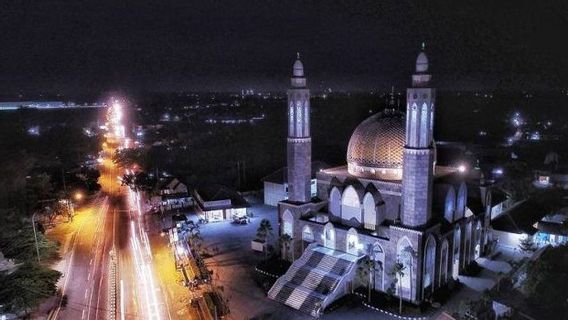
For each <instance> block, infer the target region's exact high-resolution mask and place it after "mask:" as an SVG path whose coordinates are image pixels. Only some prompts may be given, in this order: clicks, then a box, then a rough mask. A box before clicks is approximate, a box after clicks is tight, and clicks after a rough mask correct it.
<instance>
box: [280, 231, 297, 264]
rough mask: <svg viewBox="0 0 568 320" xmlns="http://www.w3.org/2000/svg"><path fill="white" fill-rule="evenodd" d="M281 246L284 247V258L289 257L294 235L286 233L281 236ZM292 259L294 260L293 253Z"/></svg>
mask: <svg viewBox="0 0 568 320" xmlns="http://www.w3.org/2000/svg"><path fill="white" fill-rule="evenodd" d="M279 241H280V246H281V247H282V252H283V253H284V254H283V256H284V258H287V257H288V254H289V251H290V245H291V244H292V237H290V235H289V234H287V233H285V234H283V235H281V236H280V239H279ZM292 260H294V255H293V254H292Z"/></svg>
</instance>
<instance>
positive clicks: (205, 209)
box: [193, 186, 249, 222]
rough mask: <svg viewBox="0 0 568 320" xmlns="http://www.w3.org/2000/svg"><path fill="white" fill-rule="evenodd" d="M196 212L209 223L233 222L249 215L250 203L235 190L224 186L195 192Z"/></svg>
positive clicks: (209, 187) (202, 188) (197, 189)
mask: <svg viewBox="0 0 568 320" xmlns="http://www.w3.org/2000/svg"><path fill="white" fill-rule="evenodd" d="M193 198H194V200H195V212H196V213H197V215H198V216H199V217H200V218H202V219H205V220H207V221H209V222H214V221H224V220H232V219H234V218H238V217H243V216H246V215H247V208H248V207H249V204H248V202H247V201H246V200H245V198H243V196H242V195H240V194H239V193H238V192H236V191H235V190H232V189H229V188H227V187H224V186H208V187H200V188H196V189H195V190H193Z"/></svg>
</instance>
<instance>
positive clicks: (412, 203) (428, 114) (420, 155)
mask: <svg viewBox="0 0 568 320" xmlns="http://www.w3.org/2000/svg"><path fill="white" fill-rule="evenodd" d="M422 50H424V43H423V44H422ZM430 79H431V75H430V74H429V73H428V57H427V56H426V54H425V53H424V51H421V52H420V53H419V54H418V58H417V59H416V72H415V73H414V74H413V75H412V87H410V88H408V89H407V90H406V92H407V93H406V97H407V99H406V141H405V146H404V151H403V169H402V223H403V224H404V225H407V226H411V227H416V226H421V225H425V224H426V223H428V221H429V220H430V217H431V216H432V185H433V182H432V179H433V174H434V152H435V151H434V139H433V129H434V102H435V100H436V89H434V88H430Z"/></svg>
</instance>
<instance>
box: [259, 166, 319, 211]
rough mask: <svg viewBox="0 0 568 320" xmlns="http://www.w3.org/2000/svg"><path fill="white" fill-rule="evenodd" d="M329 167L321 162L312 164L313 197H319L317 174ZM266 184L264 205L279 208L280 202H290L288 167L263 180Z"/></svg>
mask: <svg viewBox="0 0 568 320" xmlns="http://www.w3.org/2000/svg"><path fill="white" fill-rule="evenodd" d="M327 168H329V166H328V165H327V164H326V163H324V162H321V161H313V162H312V180H311V196H312V197H315V196H317V191H318V190H317V185H318V184H317V179H316V173H317V172H319V171H320V170H323V169H327ZM262 182H263V184H264V204H266V205H269V206H277V205H278V202H280V201H283V200H288V167H282V168H280V169H278V170H277V171H275V172H273V173H271V174H269V175H267V176H266V177H264V178H262Z"/></svg>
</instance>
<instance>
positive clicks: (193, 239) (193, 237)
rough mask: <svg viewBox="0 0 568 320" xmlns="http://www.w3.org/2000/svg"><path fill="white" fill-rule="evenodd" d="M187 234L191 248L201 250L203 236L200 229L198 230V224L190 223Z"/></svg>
mask: <svg viewBox="0 0 568 320" xmlns="http://www.w3.org/2000/svg"><path fill="white" fill-rule="evenodd" d="M188 232H189V234H188V236H187V239H188V242H189V245H190V246H191V248H192V249H194V250H196V251H197V252H199V251H200V250H201V246H202V244H203V238H202V237H201V231H200V230H199V226H197V225H194V224H191V225H189V231H188Z"/></svg>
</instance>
